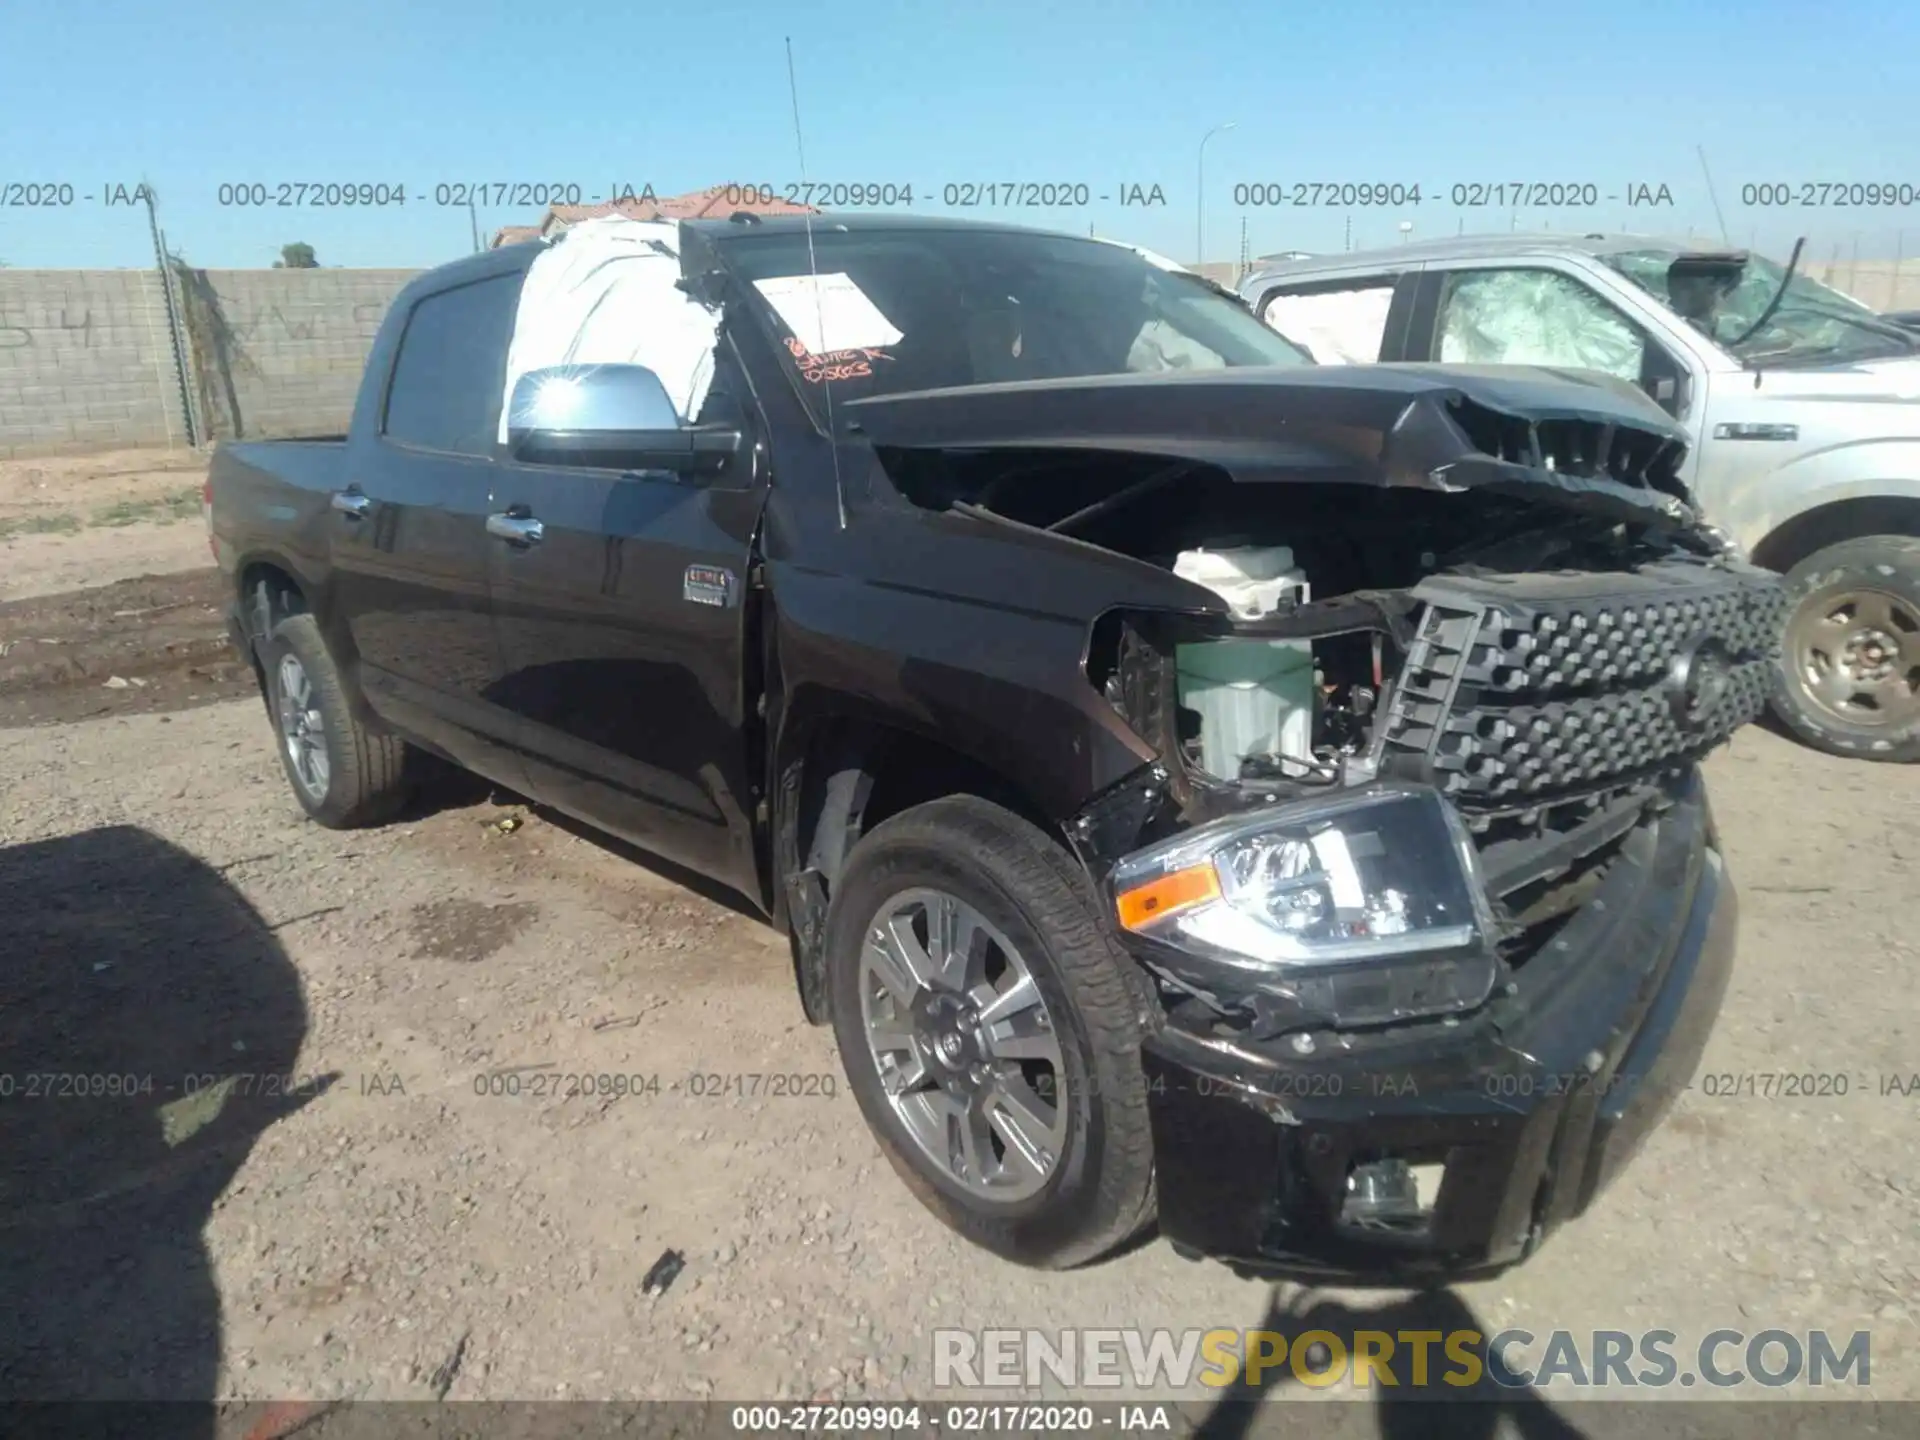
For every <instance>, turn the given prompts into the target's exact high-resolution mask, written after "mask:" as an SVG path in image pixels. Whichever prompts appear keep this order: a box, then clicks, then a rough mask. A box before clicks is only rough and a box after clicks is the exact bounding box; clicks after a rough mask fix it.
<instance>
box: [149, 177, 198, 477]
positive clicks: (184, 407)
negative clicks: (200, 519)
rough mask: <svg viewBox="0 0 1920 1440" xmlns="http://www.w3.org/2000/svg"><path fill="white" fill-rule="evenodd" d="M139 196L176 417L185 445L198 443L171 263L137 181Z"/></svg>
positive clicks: (156, 217) (157, 219)
mask: <svg viewBox="0 0 1920 1440" xmlns="http://www.w3.org/2000/svg"><path fill="white" fill-rule="evenodd" d="M139 195H140V198H141V199H142V200H144V201H146V203H147V233H148V234H149V235H151V236H152V237H153V263H154V264H155V265H157V266H159V267H160V294H161V298H162V300H163V301H164V303H165V305H166V311H167V339H168V341H169V342H170V343H171V344H172V347H173V374H174V379H175V380H176V381H177V382H178V383H179V386H180V418H181V420H182V421H183V422H184V423H185V425H186V427H187V444H188V445H189V446H190V447H191V446H196V445H198V444H199V443H200V427H199V426H198V425H196V424H195V423H194V413H193V393H192V392H193V387H192V386H191V385H190V384H188V382H187V350H186V346H185V345H184V344H183V343H182V340H181V335H180V329H181V326H180V306H179V304H178V303H177V302H176V301H175V299H174V294H173V264H172V262H171V261H170V260H169V259H168V258H167V241H166V237H165V236H164V235H163V234H162V233H161V231H160V216H159V213H158V211H156V210H155V209H154V194H153V187H152V186H151V185H149V184H147V183H146V182H145V181H144V180H143V181H141V183H140V190H139Z"/></svg>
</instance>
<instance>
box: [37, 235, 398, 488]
mask: <svg viewBox="0 0 1920 1440" xmlns="http://www.w3.org/2000/svg"><path fill="white" fill-rule="evenodd" d="M419 273H420V272H419V271H417V270H207V271H199V272H196V273H195V274H194V275H193V276H192V277H191V280H190V282H189V283H186V284H183V285H181V287H180V289H179V292H178V297H177V298H178V299H179V301H180V303H181V307H182V311H183V313H184V314H185V315H186V316H187V317H188V318H189V319H190V320H191V321H192V324H193V329H194V334H193V341H194V343H193V345H192V349H191V351H190V360H191V362H192V364H193V367H194V372H195V374H194V378H195V384H196V386H197V392H196V396H195V400H194V404H195V406H196V409H197V410H198V412H199V415H200V420H201V424H202V426H203V427H205V428H210V429H211V431H212V433H213V435H214V436H216V437H218V438H222V439H232V438H235V437H236V436H238V437H240V438H248V439H253V438H266V437H271V436H275V435H303V434H305V435H312V434H323V433H331V432H338V431H342V430H344V429H346V426H347V421H348V418H349V417H350V416H351V414H352V413H353V400H354V394H355V392H356V390H357V389H358V387H359V383H360V370H361V366H362V365H363V364H364V363H365V361H366V357H367V352H368V350H369V349H370V348H371V347H372V345H373V337H374V335H375V334H376V333H377V332H378V330H379V328H380V322H381V320H382V319H383V318H384V317H385V315H386V312H387V307H388V306H389V305H390V304H391V303H392V301H393V297H394V296H395V295H397V294H398V293H399V292H400V290H401V288H402V287H403V286H404V285H405V284H406V283H407V282H408V281H409V280H411V279H412V278H413V277H414V276H415V275H417V274H419ZM186 432H187V427H186V423H185V420H184V419H183V417H182V414H181V400H180V386H179V381H178V380H177V378H176V376H175V371H174V363H173V355H172V350H171V342H170V340H169V337H168V333H167V313H166V301H165V297H164V295H163V293H162V289H161V283H160V276H159V273H158V272H157V271H152V270H0V457H6V456H15V455H36V454H49V453H54V452H58V451H62V450H88V449H104V448H110V447H114V446H123V445H124V446H133V445H168V444H184V443H185V442H186ZM202 438H203V439H204V438H206V437H205V436H204V435H203V436H202Z"/></svg>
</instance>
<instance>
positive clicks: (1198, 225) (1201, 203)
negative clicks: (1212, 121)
mask: <svg viewBox="0 0 1920 1440" xmlns="http://www.w3.org/2000/svg"><path fill="white" fill-rule="evenodd" d="M1239 123H1240V122H1239V121H1238V120H1228V121H1226V122H1224V123H1222V124H1219V125H1216V126H1214V127H1213V129H1211V130H1209V131H1207V133H1206V134H1204V135H1202V136H1201V137H1200V160H1199V164H1198V165H1197V166H1196V168H1195V174H1194V180H1195V182H1196V186H1197V188H1198V190H1199V192H1200V193H1199V194H1198V195H1196V196H1195V197H1194V201H1193V263H1194V264H1195V265H1196V266H1198V265H1204V264H1206V261H1207V141H1209V140H1211V139H1213V137H1214V136H1216V135H1218V134H1219V133H1220V132H1221V131H1223V130H1231V129H1233V128H1234V127H1235V126H1236V125H1238V124H1239Z"/></svg>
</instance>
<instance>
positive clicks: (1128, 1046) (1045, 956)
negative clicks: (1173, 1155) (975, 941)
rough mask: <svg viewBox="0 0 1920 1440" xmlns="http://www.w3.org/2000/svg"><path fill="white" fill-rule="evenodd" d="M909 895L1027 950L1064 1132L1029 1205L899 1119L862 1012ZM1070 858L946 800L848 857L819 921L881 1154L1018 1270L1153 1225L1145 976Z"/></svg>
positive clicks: (982, 804) (924, 1198) (1068, 1260)
mask: <svg viewBox="0 0 1920 1440" xmlns="http://www.w3.org/2000/svg"><path fill="white" fill-rule="evenodd" d="M916 888H933V889H938V890H942V891H945V892H946V893H948V894H951V895H953V896H955V897H957V898H958V899H960V900H961V901H963V902H964V903H965V904H967V905H969V906H971V907H973V908H974V909H975V910H977V911H978V912H979V913H980V914H981V915H982V916H984V917H985V919H986V920H987V921H988V922H989V923H991V924H992V925H993V926H994V927H996V928H997V929H998V930H999V931H1000V932H1001V933H1002V934H1003V935H1005V936H1006V937H1007V939H1009V940H1010V941H1011V942H1012V943H1013V945H1014V946H1015V947H1017V948H1018V950H1019V951H1020V953H1021V956H1022V958H1023V960H1024V962H1025V964H1026V966H1027V969H1028V972H1029V973H1030V974H1031V975H1032V976H1033V979H1034V982H1035V984H1036V986H1037V987H1038V988H1039V990H1040V992H1041V995H1042V997H1043V999H1044V1000H1045V1002H1046V1007H1047V1010H1048V1012H1049V1013H1050V1015H1051V1016H1052V1017H1053V1018H1052V1029H1053V1032H1054V1035H1055V1038H1057V1039H1058V1041H1059V1042H1060V1050H1061V1054H1062V1056H1063V1058H1064V1060H1065V1067H1064V1068H1065V1082H1064V1083H1065V1085H1066V1088H1067V1105H1066V1107H1065V1108H1066V1111H1067V1126H1066V1141H1065V1144H1064V1146H1063V1147H1062V1149H1061V1152H1060V1155H1059V1158H1058V1161H1057V1163H1056V1164H1055V1166H1054V1168H1053V1170H1052V1173H1051V1176H1050V1178H1049V1179H1048V1180H1047V1182H1046V1185H1045V1186H1044V1188H1042V1189H1040V1190H1039V1191H1038V1193H1036V1194H1034V1195H1031V1196H1030V1197H1028V1198H1026V1199H1022V1200H1011V1201H1000V1200H988V1199H985V1198H982V1197H980V1196H976V1195H974V1194H971V1193H969V1192H968V1191H967V1190H966V1189H965V1188H964V1187H962V1186H960V1185H959V1184H958V1183H957V1182H955V1181H954V1179H953V1178H952V1176H950V1175H948V1174H946V1173H945V1172H944V1171H943V1170H941V1169H940V1167H939V1166H938V1165H937V1164H935V1163H934V1162H932V1161H930V1160H929V1159H928V1158H927V1157H926V1156H925V1155H924V1154H922V1153H921V1151H920V1150H919V1148H918V1147H917V1146H916V1145H915V1143H914V1141H913V1140H912V1138H911V1136H910V1134H909V1132H908V1131H907V1128H906V1126H905V1125H904V1124H903V1123H902V1121H901V1120H900V1118H899V1116H897V1115H896V1114H895V1113H894V1109H893V1105H892V1102H891V1101H890V1100H889V1099H888V1097H887V1093H886V1090H885V1086H884V1083H883V1080H882V1077H881V1073H880V1068H879V1065H878V1064H877V1062H876V1061H875V1059H874V1056H873V1053H872V1051H871V1050H870V1049H869V1048H868V1045H867V1038H866V1035H865V1032H864V1026H863V1022H862V1019H861V998H860V984H861V978H860V971H861V966H860V956H861V951H862V947H863V945H864V943H865V937H866V933H867V928H868V926H869V925H871V924H872V923H873V921H874V919H875V917H876V916H878V915H879V914H880V913H881V910H882V907H883V906H884V905H885V904H887V903H888V902H889V901H890V899H892V897H895V896H898V895H899V894H901V892H903V891H906V890H911V889H916ZM1096 903H1097V902H1096V899H1095V897H1094V895H1093V892H1092V888H1091V886H1090V885H1089V884H1088V882H1087V879H1086V877H1085V874H1084V873H1083V872H1082V871H1081V869H1080V867H1079V865H1078V864H1077V863H1076V862H1075V861H1074V860H1073V859H1072V857H1071V856H1069V855H1068V854H1067V852H1066V851H1065V850H1064V849H1063V848H1061V847H1060V846H1059V845H1058V844H1056V843H1054V842H1053V841H1051V840H1049V839H1048V837H1047V836H1046V835H1045V834H1044V833H1043V832H1042V831H1040V830H1039V829H1037V828H1036V827H1034V826H1033V825H1031V824H1029V823H1028V822H1027V821H1025V820H1022V819H1020V818H1019V817H1018V816H1016V815H1014V814H1012V813H1011V812H1010V811H1007V810H1005V809H1002V808H1001V807H1000V806H998V805H994V804H991V803H990V802H988V801H985V800H981V799H977V798H975V797H972V796H953V797H949V798H946V799H942V800H935V801H931V802H929V803H927V804H924V805H919V806H916V807H914V808H913V809H911V810H907V811H905V812H903V813H901V814H899V815H896V816H894V817H893V818H892V819H890V820H888V821H886V822H885V823H884V824H882V825H879V826H877V827H876V828H875V829H874V830H872V831H871V832H869V833H868V834H867V835H866V836H865V837H864V838H863V839H862V840H861V841H860V843H859V844H858V845H856V846H855V847H854V849H853V852H852V854H851V855H850V856H849V857H848V861H847V867H846V870H845V872H844V873H843V874H842V876H841V878H840V882H839V883H838V884H837V885H836V886H835V887H834V893H833V900H832V905H831V907H830V909H829V911H828V915H827V925H826V942H825V943H826V964H827V971H828V974H827V980H828V987H829V993H830V996H831V1002H832V1009H833V1027H834V1035H835V1038H836V1039H837V1041H838V1043H839V1048H840V1056H841V1063H842V1065H843V1066H844V1068H845V1070H846V1074H847V1080H848V1083H849V1085H850V1086H851V1087H852V1090H853V1093H854V1096H855V1098H856V1099H857V1100H858V1101H859V1104H860V1109H861V1111H862V1113H863V1114H864V1115H865V1116H866V1120H867V1124H868V1126H869V1127H871V1129H872V1130H873V1132H874V1135H875V1136H876V1138H877V1139H878V1140H879V1141H880V1146H881V1149H882V1150H883V1151H884V1152H885V1154H886V1156H887V1159H888V1160H889V1162H891V1164H892V1165H893V1167H894V1169H895V1170H896V1171H897V1172H899V1174H900V1176H901V1178H902V1179H903V1180H904V1181H905V1182H906V1184H907V1186H908V1188H909V1189H911V1190H912V1191H913V1192H914V1194H915V1195H916V1196H918V1197H919V1199H920V1200H921V1202H922V1203H923V1204H925V1205H926V1207H927V1208H928V1209H929V1210H931V1211H933V1213H934V1214H935V1215H937V1216H939V1217H940V1219H942V1220H943V1221H945V1222H946V1223H947V1224H948V1225H949V1226H951V1227H952V1228H953V1229H955V1230H956V1231H958V1232H959V1233H960V1234H962V1235H964V1236H966V1237H967V1238H968V1239H969V1240H972V1241H973V1242H974V1243H976V1244H978V1245H981V1246H983V1247H985V1248H986V1249H988V1250H991V1251H993V1252H994V1253H996V1254H998V1255H1001V1256H1003V1257H1005V1258H1006V1259H1009V1260H1012V1261H1015V1262H1017V1263H1019V1264H1022V1265H1029V1266H1036V1267H1041V1268H1046V1269H1065V1268H1067V1267H1069V1266H1073V1265H1078V1264H1083V1263H1085V1262H1087V1261H1090V1260H1094V1259H1097V1258H1099V1257H1100V1256H1101V1255H1104V1254H1106V1253H1107V1252H1109V1251H1111V1250H1112V1249H1114V1248H1115V1247H1116V1246H1118V1245H1120V1244H1122V1243H1124V1242H1125V1241H1126V1240H1128V1239H1129V1238H1131V1237H1132V1236H1134V1235H1135V1234H1137V1233H1138V1232H1139V1231H1140V1230H1141V1229H1142V1228H1144V1227H1145V1226H1146V1225H1147V1224H1148V1223H1149V1222H1150V1221H1151V1220H1152V1218H1153V1207H1154V1187H1153V1180H1154V1169H1153V1137H1152V1132H1151V1129H1150V1127H1149V1121H1148V1115H1147V1085H1146V1079H1145V1076H1144V1074H1143V1073H1142V1070H1141V1061H1140V1040H1141V1035H1142V1031H1143V1029H1144V1026H1145V1022H1146V1016H1147V1013H1148V1009H1147V1007H1149V1006H1150V1005H1151V1004H1152V1003H1153V999H1152V993H1151V990H1150V989H1149V987H1148V985H1147V982H1146V979H1145V977H1144V975H1142V974H1141V972H1140V970H1139V968H1138V966H1137V965H1135V963H1134V962H1133V961H1132V960H1131V959H1130V958H1129V957H1128V956H1127V955H1126V954H1125V952H1124V951H1122V950H1121V949H1120V948H1119V947H1118V946H1117V945H1116V944H1115V943H1114V942H1113V941H1112V940H1111V939H1109V938H1108V935H1107V932H1106V930H1105V929H1104V928H1103V926H1102V925H1101V923H1100V919H1099V916H1098V913H1097V911H1096V908H1095V906H1096Z"/></svg>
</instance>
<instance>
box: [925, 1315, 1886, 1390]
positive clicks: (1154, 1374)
mask: <svg viewBox="0 0 1920 1440" xmlns="http://www.w3.org/2000/svg"><path fill="white" fill-rule="evenodd" d="M1871 1377H1872V1337H1871V1336H1870V1334H1869V1333H1868V1332H1867V1331H1865V1330H1855V1331H1852V1332H1851V1333H1847V1334H1833V1335H1829V1334H1828V1333H1827V1332H1826V1331H1824V1330H1809V1331H1805V1332H1796V1331H1791V1330H1758V1331H1753V1332H1748V1331H1744V1330H1711V1331H1708V1332H1707V1333H1706V1334H1704V1335H1702V1336H1701V1337H1700V1338H1699V1340H1698V1341H1697V1342H1693V1343H1691V1344H1686V1343H1682V1342H1681V1340H1680V1337H1679V1336H1678V1335H1677V1334H1675V1333H1674V1332H1673V1331H1671V1330H1642V1331H1628V1330H1593V1331H1587V1332H1584V1333H1576V1332H1574V1331H1571V1330H1553V1331H1548V1332H1545V1333H1536V1332H1534V1331H1531V1330H1525V1329H1520V1328H1518V1327H1515V1328H1511V1329H1506V1330H1496V1331H1493V1332H1491V1333H1486V1332H1482V1331H1479V1330H1446V1331H1443V1330H1353V1331H1349V1332H1347V1333H1345V1334H1335V1333H1334V1332H1333V1331H1331V1330H1308V1331H1305V1332H1303V1333H1301V1334H1298V1335H1292V1336H1289V1335H1287V1334H1285V1333H1283V1332H1281V1331H1277V1330H1180V1331H1174V1330H1121V1329H1106V1330H1095V1329H1077V1330H1061V1331H1050V1330H979V1331H973V1330H936V1331H935V1332H934V1334H933V1383H934V1385H935V1386H936V1387H938V1388H949V1387H951V1388H955V1389H966V1390H978V1389H987V1390H992V1389H1032V1388H1037V1387H1039V1386H1041V1385H1043V1384H1049V1383H1051V1384H1055V1385H1064V1386H1066V1387H1068V1388H1069V1389H1072V1390H1078V1389H1081V1388H1083V1387H1084V1388H1101V1387H1106V1388H1120V1387H1129V1388H1132V1389H1135V1390H1144V1391H1166V1390H1183V1389H1185V1388H1186V1387H1188V1386H1189V1385H1194V1384H1198V1385H1204V1386H1209V1387H1212V1388H1216V1389H1218V1388H1222V1387H1225V1386H1230V1385H1241V1384H1244V1385H1247V1386H1259V1385H1262V1384H1279V1383H1294V1384H1300V1385H1306V1386H1311V1387H1315V1388H1322V1389H1330V1388H1332V1387H1334V1386H1340V1385H1345V1386H1348V1387H1350V1388H1352V1389H1356V1390H1369V1389H1374V1388H1376V1387H1386V1386H1398V1387H1411V1388H1415V1389H1419V1388H1426V1387H1429V1386H1431V1387H1439V1388H1455V1389H1467V1388H1470V1387H1473V1386H1478V1385H1482V1384H1485V1383H1489V1382H1490V1383H1492V1384H1494V1385H1500V1386H1508V1387H1512V1388H1516V1389H1518V1388H1522V1387H1530V1388H1534V1389H1545V1390H1591V1389H1662V1388H1665V1387H1669V1386H1681V1387H1689V1386H1706V1387H1709V1388H1715V1389H1730V1388H1733V1387H1736V1386H1759V1387H1762V1388H1765V1389H1780V1388H1783V1387H1789V1386H1822V1387H1826V1386H1856V1387H1865V1386H1866V1385H1868V1384H1869V1383H1870V1382H1871Z"/></svg>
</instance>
